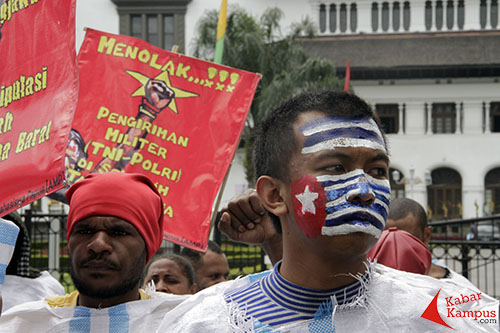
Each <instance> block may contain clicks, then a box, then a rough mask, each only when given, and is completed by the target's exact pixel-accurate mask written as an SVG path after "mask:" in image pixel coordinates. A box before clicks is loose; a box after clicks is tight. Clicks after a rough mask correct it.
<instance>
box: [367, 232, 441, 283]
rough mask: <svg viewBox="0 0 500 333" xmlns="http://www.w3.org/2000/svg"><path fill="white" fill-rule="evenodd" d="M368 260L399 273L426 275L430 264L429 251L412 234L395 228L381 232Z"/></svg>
mask: <svg viewBox="0 0 500 333" xmlns="http://www.w3.org/2000/svg"><path fill="white" fill-rule="evenodd" d="M367 257H368V258H370V260H373V259H377V262H378V263H380V264H382V265H385V266H388V267H392V268H395V269H399V270H401V271H405V272H410V273H416V274H423V275H427V273H429V270H430V268H431V264H432V262H431V261H432V255H431V251H429V249H428V248H427V246H425V244H424V243H422V241H421V240H420V239H418V238H417V237H415V236H413V235H412V234H410V233H408V232H406V231H403V230H398V228H396V227H392V228H389V229H387V230H384V232H382V235H381V236H380V239H379V240H378V242H377V244H375V246H374V247H373V248H372V249H371V250H370V251H369V252H368V255H367Z"/></svg>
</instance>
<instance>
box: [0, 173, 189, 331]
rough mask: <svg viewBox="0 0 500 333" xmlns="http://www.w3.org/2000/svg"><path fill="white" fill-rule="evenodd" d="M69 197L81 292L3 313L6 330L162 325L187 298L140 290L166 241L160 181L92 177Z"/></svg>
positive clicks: (75, 275)
mask: <svg viewBox="0 0 500 333" xmlns="http://www.w3.org/2000/svg"><path fill="white" fill-rule="evenodd" d="M66 197H67V200H68V203H69V206H70V211H69V215H68V222H67V230H68V232H67V235H66V238H67V240H68V249H69V255H70V259H71V277H72V279H73V282H74V284H75V287H76V289H77V290H75V291H74V292H72V293H70V294H67V295H65V296H59V297H54V298H47V299H45V300H42V301H37V302H30V303H25V304H21V305H19V306H16V307H14V308H12V309H11V310H9V311H8V312H6V313H5V314H4V316H3V318H1V320H0V331H2V332H20V331H33V330H35V331H40V332H41V331H52V330H57V331H58V332H59V331H62V332H64V331H75V330H76V331H80V329H83V328H85V331H86V332H87V331H88V332H91V331H108V330H109V331H116V332H122V331H124V332H125V331H129V332H135V331H141V332H142V331H154V330H156V328H157V327H158V325H159V321H160V320H161V319H162V317H163V316H164V315H165V313H166V312H168V311H169V310H171V309H172V308H173V307H175V306H176V305H177V304H178V303H179V302H181V301H182V300H184V299H185V296H173V295H166V294H164V293H155V292H151V291H149V292H146V291H143V290H140V289H139V283H140V280H141V275H142V272H143V270H144V267H145V265H146V263H147V262H148V261H149V259H150V258H151V257H152V256H153V254H154V253H155V252H156V251H157V250H158V249H159V248H160V245H161V242H162V230H163V202H162V199H161V195H160V194H159V193H158V191H157V190H156V187H155V186H154V184H153V183H152V182H151V181H150V180H149V179H148V178H147V177H145V176H144V175H141V174H131V173H121V172H110V173H105V174H91V175H89V176H87V177H86V178H85V179H83V180H81V181H79V182H77V183H75V184H74V185H73V186H72V187H70V188H69V190H68V191H67V192H66ZM35 317H36V318H37V320H36V321H35V320H33V318H35Z"/></svg>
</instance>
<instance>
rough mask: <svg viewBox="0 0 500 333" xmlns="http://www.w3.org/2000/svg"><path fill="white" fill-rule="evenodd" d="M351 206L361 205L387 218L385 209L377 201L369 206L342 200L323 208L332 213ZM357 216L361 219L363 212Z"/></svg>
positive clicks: (363, 215)
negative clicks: (339, 202)
mask: <svg viewBox="0 0 500 333" xmlns="http://www.w3.org/2000/svg"><path fill="white" fill-rule="evenodd" d="M353 207H354V208H357V207H362V208H364V209H368V210H369V211H371V212H374V213H377V214H380V216H382V217H383V218H384V219H387V209H386V208H385V207H384V206H382V205H380V204H378V203H373V204H371V205H369V206H362V205H355V204H353V203H351V202H343V203H341V204H338V205H335V206H330V207H326V209H325V210H326V213H327V214H333V213H335V212H338V211H341V210H344V209H347V208H353ZM359 214H361V213H359ZM359 217H360V218H361V219H363V217H365V214H361V215H359Z"/></svg>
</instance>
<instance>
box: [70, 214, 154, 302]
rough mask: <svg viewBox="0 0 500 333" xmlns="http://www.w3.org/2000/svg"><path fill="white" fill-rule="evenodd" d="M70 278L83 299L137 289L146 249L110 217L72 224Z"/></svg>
mask: <svg viewBox="0 0 500 333" xmlns="http://www.w3.org/2000/svg"><path fill="white" fill-rule="evenodd" d="M68 248H69V253H70V257H71V277H72V279H73V282H74V284H75V287H76V288H77V289H78V291H79V292H80V293H81V294H82V295H86V296H89V297H94V298H101V299H103V298H110V297H117V296H121V295H124V294H125V293H127V292H129V291H131V290H133V289H134V288H138V286H139V281H140V279H141V274H142V271H143V270H144V266H145V265H146V258H147V255H146V247H145V244H144V240H143V239H142V237H141V235H140V234H139V232H138V231H137V229H136V228H135V227H134V226H133V225H132V224H130V223H128V222H127V221H124V220H122V219H119V218H116V217H112V216H92V217H88V218H86V219H83V220H81V221H79V222H77V223H76V224H75V226H74V227H73V230H72V232H71V235H70V237H69V242H68Z"/></svg>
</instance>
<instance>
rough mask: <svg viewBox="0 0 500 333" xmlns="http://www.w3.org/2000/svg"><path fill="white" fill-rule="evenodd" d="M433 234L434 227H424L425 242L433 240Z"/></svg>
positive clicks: (426, 243)
mask: <svg viewBox="0 0 500 333" xmlns="http://www.w3.org/2000/svg"><path fill="white" fill-rule="evenodd" d="M431 234H432V227H431V226H427V227H425V229H424V244H425V245H428V244H429V241H430V240H431Z"/></svg>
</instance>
